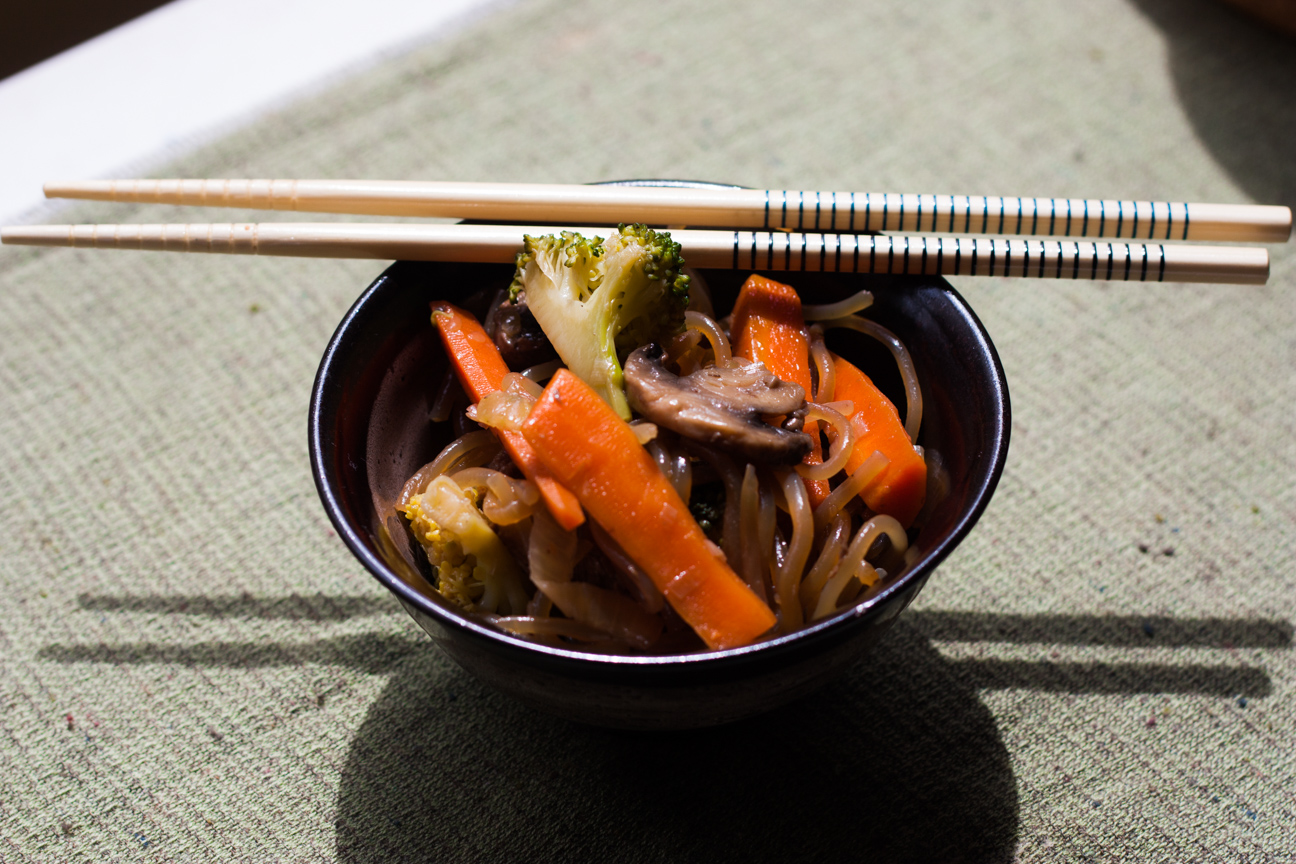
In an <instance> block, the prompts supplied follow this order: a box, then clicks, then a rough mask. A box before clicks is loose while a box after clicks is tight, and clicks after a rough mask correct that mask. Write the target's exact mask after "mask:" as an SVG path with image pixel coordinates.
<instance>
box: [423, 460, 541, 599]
mask: <svg viewBox="0 0 1296 864" xmlns="http://www.w3.org/2000/svg"><path fill="white" fill-rule="evenodd" d="M405 515H406V516H407V517H408V518H409V520H410V528H411V529H412V530H413V532H414V536H415V537H416V538H418V541H419V542H420V543H421V544H422V545H423V548H424V550H426V552H427V557H428V562H429V563H430V564H431V565H432V566H433V567H435V568H436V571H437V586H436V588H437V591H438V592H439V593H440V594H441V595H442V596H443V597H445V598H446V599H448V600H450V601H452V602H454V603H457V604H458V605H460V606H462V607H464V608H465V609H469V610H472V611H477V612H494V613H498V614H500V615H521V614H523V612H524V611H525V610H526V605H527V596H526V591H525V589H524V588H523V576H522V571H521V569H520V568H519V567H518V565H517V563H516V562H514V560H513V557H512V556H511V555H509V553H508V550H507V549H505V548H504V543H503V541H501V540H500V538H499V535H498V534H496V533H495V531H494V529H493V528H491V525H490V522H489V521H488V520H487V519H486V517H485V516H483V515H482V513H481V511H480V510H478V509H477V502H476V496H475V495H474V494H473V492H472V491H471V490H464V489H461V488H460V487H459V484H458V483H456V482H454V481H453V480H451V479H450V478H449V477H445V476H441V477H437V478H435V479H434V480H433V481H432V482H431V483H429V484H428V487H427V489H426V490H425V491H424V492H423V493H422V494H419V495H415V496H413V497H412V498H411V499H410V501H409V503H408V504H407V505H405Z"/></svg>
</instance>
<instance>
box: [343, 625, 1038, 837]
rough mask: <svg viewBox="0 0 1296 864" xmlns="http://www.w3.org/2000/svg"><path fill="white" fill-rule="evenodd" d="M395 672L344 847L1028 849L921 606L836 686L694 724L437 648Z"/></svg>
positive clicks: (995, 750) (995, 761)
mask: <svg viewBox="0 0 1296 864" xmlns="http://www.w3.org/2000/svg"><path fill="white" fill-rule="evenodd" d="M884 670H889V671H884ZM895 670H903V672H897V671H895ZM392 671H393V675H392V678H391V680H390V681H389V683H388V685H387V688H386V689H385V690H384V691H383V693H382V695H381V696H380V697H379V699H378V700H377V702H375V704H374V705H373V707H372V708H371V709H370V711H369V714H368V716H367V717H366V719H365V721H364V723H363V724H362V726H361V727H360V729H359V730H358V732H357V733H356V736H355V738H354V740H353V743H352V746H351V751H350V754H349V756H348V759H347V762H346V765H345V767H344V768H343V772H342V785H341V790H340V793H339V798H338V816H337V824H336V828H337V842H338V847H337V848H338V853H339V859H340V860H343V861H349V862H369V861H392V860H414V859H422V860H437V861H484V860H492V861H503V860H532V861H600V862H602V861H623V860H625V861H636V862H650V861H671V862H677V861H711V862H723V861H751V860H766V859H770V860H784V861H802V860H806V861H809V860H815V861H845V860H860V859H863V860H869V859H874V858H876V859H877V860H886V861H932V860H939V861H979V862H995V861H1007V860H1009V859H1010V858H1011V856H1012V852H1013V850H1014V848H1015V846H1016V837H1017V824H1018V815H1017V814H1018V797H1017V789H1016V782H1015V778H1014V776H1013V772H1012V766H1011V764H1010V760H1009V755H1008V751H1007V749H1006V747H1005V746H1004V743H1003V741H1002V738H1001V737H1000V734H999V731H998V729H997V728H996V726H995V722H994V718H993V717H992V715H991V714H990V712H989V710H988V709H987V708H986V707H985V706H984V705H983V704H982V703H981V701H980V700H979V699H978V698H977V693H976V690H975V689H973V687H972V686H970V685H969V684H967V683H965V682H963V681H960V680H959V678H958V676H957V674H956V670H955V669H953V668H952V667H951V666H950V664H948V663H947V662H946V661H945V660H943V659H942V658H941V656H940V654H939V653H938V652H937V651H936V649H935V648H934V647H933V646H932V644H931V643H930V642H929V641H928V640H927V639H925V638H924V637H923V635H922V634H921V633H920V632H919V631H918V630H916V629H915V628H913V627H910V626H907V625H906V624H905V623H904V621H903V620H902V621H900V622H899V623H898V624H897V625H896V626H895V628H893V630H892V631H891V634H890V635H889V636H888V638H887V639H885V640H883V642H882V643H881V644H880V645H879V646H878V647H877V648H875V649H874V651H873V653H872V655H871V656H870V660H869V662H868V663H867V664H861V665H858V666H856V667H855V668H854V669H853V670H851V672H849V673H848V674H847V675H845V676H843V677H842V678H840V679H838V680H837V681H835V682H834V683H832V684H829V685H828V686H827V687H826V688H825V689H823V690H820V691H818V692H816V693H815V694H813V695H811V696H809V697H807V698H805V699H802V700H801V701H799V702H796V703H794V704H793V705H790V706H786V707H783V708H780V709H776V710H774V711H772V712H770V713H767V714H763V715H760V716H757V717H754V718H751V719H747V720H742V721H739V722H736V723H732V724H729V725H726V726H720V727H714V728H709V729H701V730H693V731H688V732H653V733H643V732H623V731H616V730H606V729H599V728H595V727H589V726H583V725H579V724H575V723H571V722H569V721H566V720H561V719H558V718H555V717H550V716H546V715H541V714H536V713H534V712H532V711H531V710H530V709H528V708H526V707H525V706H523V705H521V704H520V703H517V702H515V701H513V700H511V699H508V698H507V697H504V696H501V695H499V694H498V693H496V692H494V691H493V690H490V689H488V688H487V687H486V686H485V685H483V684H480V683H479V682H477V681H476V680H474V679H472V678H470V677H469V676H467V675H465V674H464V673H462V672H460V671H459V670H458V669H456V668H455V667H453V665H452V664H450V663H449V662H448V661H446V660H445V658H444V657H443V656H442V655H440V654H439V653H433V652H430V651H427V652H419V653H418V655H417V656H410V657H408V658H406V659H404V660H403V661H401V662H400V663H399V664H398V666H397V667H395V668H394V669H393V670H392ZM483 763H485V764H486V766H488V770H487V771H485V772H483V770H482V768H483ZM483 776H489V777H490V778H491V780H490V782H489V784H488V785H478V786H474V785H473V781H474V780H477V781H478V782H480V778H482V777H483Z"/></svg>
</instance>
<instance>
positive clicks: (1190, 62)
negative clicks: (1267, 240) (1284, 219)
mask: <svg viewBox="0 0 1296 864" xmlns="http://www.w3.org/2000/svg"><path fill="white" fill-rule="evenodd" d="M1133 3H1134V5H1135V6H1136V7H1137V8H1138V9H1139V10H1140V11H1142V12H1143V14H1144V15H1146V16H1147V17H1148V18H1149V19H1150V20H1152V21H1153V22H1154V23H1155V24H1156V25H1157V26H1158V27H1159V28H1160V29H1161V30H1162V31H1163V32H1164V34H1165V36H1166V40H1167V43H1168V47H1169V62H1170V72H1171V75H1172V76H1173V80H1174V84H1175V88H1176V91H1177V94H1178V98H1179V103H1180V105H1181V106H1182V107H1183V109H1184V112H1185V114H1186V115H1187V117H1188V119H1189V121H1190V122H1191V123H1192V124H1193V128H1194V130H1195V131H1196V133H1197V137H1198V138H1199V139H1200V140H1201V141H1202V143H1203V144H1205V145H1206V146H1207V147H1208V148H1209V149H1210V151H1211V153H1212V155H1214V157H1215V159H1216V160H1217V161H1218V162H1219V164H1220V165H1221V166H1222V167H1223V168H1224V169H1225V170H1226V171H1228V172H1229V174H1230V175H1231V176H1232V177H1233V179H1234V180H1235V181H1236V182H1237V184H1238V185H1239V186H1241V187H1242V188H1243V189H1244V190H1245V191H1246V192H1247V194H1248V195H1250V196H1251V197H1252V198H1253V199H1254V200H1256V201H1258V202H1260V203H1263V204H1285V205H1287V206H1289V207H1296V149H1294V148H1293V147H1292V144H1291V142H1292V141H1293V140H1296V99H1293V98H1292V93H1293V92H1296V39H1294V38H1293V37H1291V36H1286V35H1284V34H1282V33H1279V32H1276V31H1273V30H1269V29H1266V28H1265V27H1264V26H1263V25H1262V24H1259V23H1257V22H1255V21H1252V20H1251V19H1249V18H1247V17H1245V16H1244V15H1243V14H1242V13H1241V12H1239V11H1237V10H1235V9H1233V8H1230V7H1229V6H1228V4H1225V3H1219V2H1215V0H1133Z"/></svg>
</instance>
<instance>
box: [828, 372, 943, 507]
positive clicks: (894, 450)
mask: <svg viewBox="0 0 1296 864" xmlns="http://www.w3.org/2000/svg"><path fill="white" fill-rule="evenodd" d="M832 361H833V369H834V377H835V378H836V381H837V383H836V386H835V387H834V390H833V399H834V400H836V401H849V402H850V403H851V404H852V406H853V409H852V413H851V415H850V418H849V419H850V424H851V428H852V429H853V430H854V432H855V446H854V447H853V448H852V449H851V454H850V456H849V457H848V458H847V460H846V473H847V474H851V473H853V472H854V471H855V469H856V468H858V467H859V466H860V465H862V464H864V460H865V459H867V458H868V457H870V456H872V455H873V452H874V451H875V450H880V451H882V455H883V456H885V457H887V459H889V460H891V461H890V462H889V463H888V464H887V466H886V468H884V469H883V470H882V473H881V474H880V475H879V476H878V479H877V480H875V481H874V482H873V483H871V484H870V485H868V486H866V487H864V489H863V490H862V491H861V492H860V497H861V498H863V499H864V503H865V504H867V505H868V506H869V509H870V510H872V511H873V512H875V513H885V514H887V515H888V516H894V517H895V518H896V520H897V521H899V522H900V524H901V525H903V526H905V527H906V528H908V527H909V525H910V524H912V523H913V520H914V517H916V516H917V515H918V511H919V510H921V509H922V505H923V500H924V499H925V498H926V496H927V463H926V462H924V461H923V458H922V457H921V456H919V455H918V451H917V450H915V449H914V446H913V444H912V443H911V442H910V441H909V435H908V434H907V433H906V432H905V427H904V424H903V423H901V422H900V412H898V411H897V410H896V407H895V406H894V405H892V404H891V401H890V400H889V399H887V398H886V397H885V396H883V395H882V391H881V390H879V389H877V387H875V386H874V385H873V382H872V381H870V380H869V377H868V376H867V375H865V374H864V373H863V372H861V371H860V370H859V369H857V368H855V366H853V365H852V364H851V363H849V362H848V361H846V360H843V359H842V358H840V357H838V356H837V355H836V354H833V355H832ZM828 434H829V436H830V437H831V436H832V432H831V431H829V433H828Z"/></svg>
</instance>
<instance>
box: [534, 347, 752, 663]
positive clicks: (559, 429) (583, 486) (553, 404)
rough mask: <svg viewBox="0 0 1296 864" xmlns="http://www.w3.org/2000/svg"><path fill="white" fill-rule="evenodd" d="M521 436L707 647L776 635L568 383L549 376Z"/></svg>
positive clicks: (664, 484) (681, 511)
mask: <svg viewBox="0 0 1296 864" xmlns="http://www.w3.org/2000/svg"><path fill="white" fill-rule="evenodd" d="M522 434H523V435H524V436H525V437H526V439H527V441H528V442H530V444H531V445H532V447H534V448H535V452H536V453H537V454H538V455H539V457H540V459H541V461H542V462H543V463H544V464H545V466H546V467H548V468H549V470H550V471H551V472H552V473H553V476H554V477H555V478H557V479H558V480H559V481H560V482H561V483H562V484H563V485H564V486H566V487H567V488H568V489H570V490H571V491H572V492H574V493H575V494H576V497H577V498H579V499H580V502H581V504H582V505H583V506H584V507H585V509H586V510H587V511H588V512H589V514H590V516H591V518H592V519H593V520H594V521H596V522H597V523H598V524H599V525H600V526H602V528H603V529H604V530H606V531H607V533H608V534H609V535H610V536H611V537H612V539H613V540H615V541H616V542H617V544H619V545H620V546H621V548H622V549H623V550H624V551H625V553H626V554H627V555H628V556H629V557H630V558H631V560H633V561H634V562H635V563H636V564H638V565H639V566H640V567H642V568H643V570H644V571H645V572H646V573H647V574H648V576H649V577H650V578H651V579H652V580H653V583H654V584H655V585H656V586H657V587H658V589H659V590H660V591H661V592H662V594H663V595H664V596H665V598H666V600H667V602H668V603H670V605H671V607H672V608H674V610H675V611H676V612H677V613H678V614H679V615H680V617H681V618H683V619H684V621H685V622H687V623H688V624H689V626H691V627H692V628H693V629H694V631H696V632H697V634H698V635H699V636H701V637H702V640H703V641H704V642H706V644H707V645H708V646H709V647H711V648H715V649H722V648H731V647H735V646H739V645H745V644H748V643H750V642H752V641H753V640H755V639H756V638H758V637H759V636H761V635H762V634H764V633H765V632H767V631H768V630H770V629H771V628H772V627H773V626H774V624H775V623H776V622H775V618H774V614H773V613H772V612H771V611H770V609H769V607H767V606H766V605H765V604H764V603H763V602H761V601H760V599H759V598H757V596H756V595H755V594H754V593H752V591H751V589H750V588H748V587H747V586H746V585H745V584H744V583H743V581H742V580H741V579H739V578H738V576H737V575H736V574H735V573H734V572H733V570H731V569H730V568H729V566H728V565H727V564H725V563H724V561H723V560H722V553H721V552H720V550H719V549H717V548H716V546H715V544H713V543H711V542H710V541H709V540H707V538H706V535H705V534H703V533H702V529H701V528H699V527H698V524H697V522H696V521H695V520H694V519H693V516H692V514H690V513H689V509H688V505H687V504H685V503H684V501H683V500H681V499H680V496H679V494H678V493H676V491H675V489H674V487H673V486H672V485H671V483H670V481H669V480H667V479H666V477H665V475H663V474H662V472H661V470H660V469H659V468H658V467H657V464H656V463H655V462H654V461H653V459H652V457H651V456H649V455H648V453H647V452H646V451H645V450H644V448H643V447H642V446H641V445H640V444H639V442H638V439H637V438H636V437H635V434H634V431H633V430H631V428H630V426H629V425H628V424H627V423H625V422H624V421H623V420H622V419H621V418H620V417H619V416H618V415H617V413H616V411H615V410H614V409H613V408H611V407H610V406H609V405H608V404H607V403H606V402H604V401H603V400H602V399H601V398H600V397H599V395H598V394H597V393H596V392H595V391H594V390H593V389H591V388H590V387H589V386H588V385H586V384H585V383H584V382H582V381H581V380H580V379H579V378H578V377H577V376H576V375H574V374H572V373H570V372H568V371H566V370H559V372H558V373H557V374H556V375H554V378H553V380H552V381H550V382H549V385H548V386H547V387H546V388H545V391H544V395H543V396H541V398H540V400H539V401H538V402H537V403H536V406H535V408H533V409H532V411H531V414H530V416H529V417H528V418H527V420H526V422H525V423H523V425H522Z"/></svg>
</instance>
